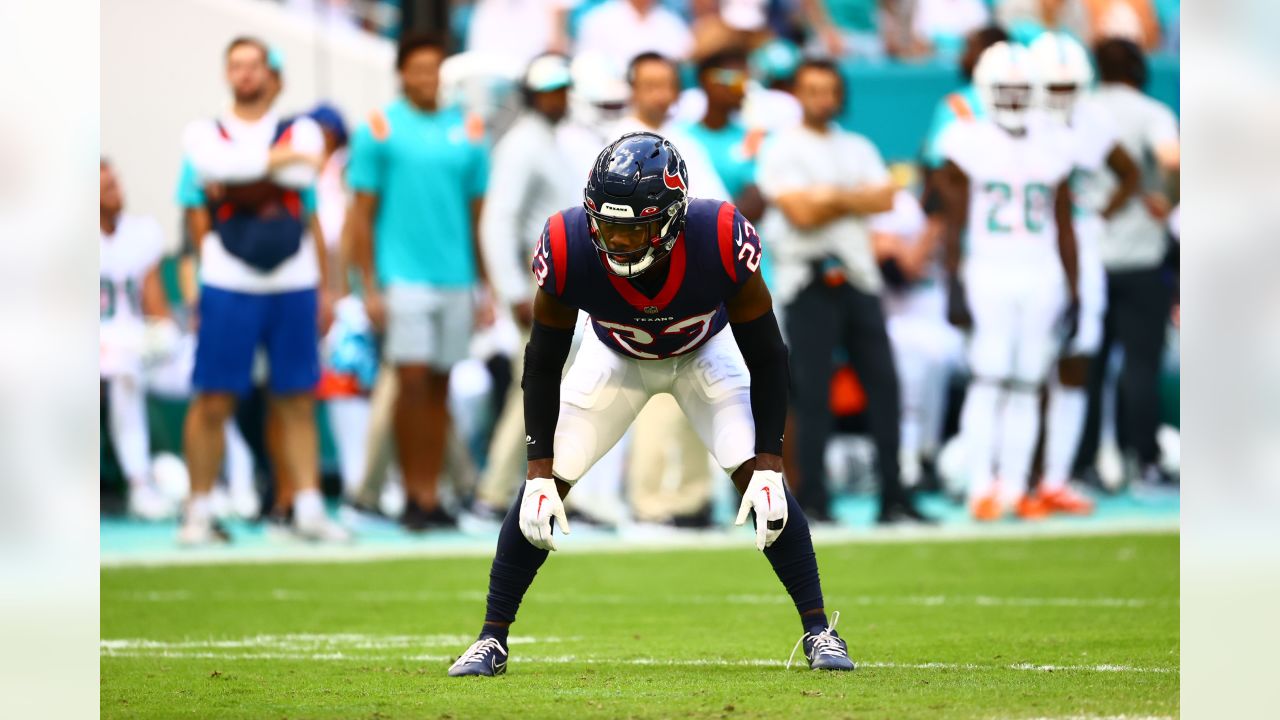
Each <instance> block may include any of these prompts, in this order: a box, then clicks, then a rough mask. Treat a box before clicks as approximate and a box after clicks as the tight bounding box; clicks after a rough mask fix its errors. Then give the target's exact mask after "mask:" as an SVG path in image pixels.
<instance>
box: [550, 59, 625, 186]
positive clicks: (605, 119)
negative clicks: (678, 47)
mask: <svg viewBox="0 0 1280 720" xmlns="http://www.w3.org/2000/svg"><path fill="white" fill-rule="evenodd" d="M569 73H570V75H571V76H572V79H573V86H572V88H571V89H570V90H569V119H568V121H567V122H563V123H561V124H560V125H558V126H557V128H556V140H557V142H559V143H561V144H563V145H564V148H565V152H566V153H568V154H569V157H570V158H571V162H572V165H571V167H572V168H573V172H575V173H581V175H582V176H583V177H586V175H587V172H588V171H589V170H590V169H591V166H592V164H593V163H595V160H596V156H597V155H599V154H600V150H601V148H603V147H604V146H605V145H608V144H609V143H610V142H611V141H612V140H614V137H613V128H614V126H616V125H617V123H618V121H620V120H621V119H622V118H623V117H624V116H625V115H626V112H627V101H628V100H629V99H630V97H631V88H630V87H628V86H627V83H626V81H625V80H624V79H623V75H624V74H625V71H624V70H623V66H621V65H619V66H616V67H615V66H614V65H613V64H612V63H610V62H609V60H608V59H606V58H603V57H600V56H598V55H591V54H586V55H584V54H581V53H580V54H578V55H577V56H576V57H574V58H573V62H572V63H570V65H569Z"/></svg>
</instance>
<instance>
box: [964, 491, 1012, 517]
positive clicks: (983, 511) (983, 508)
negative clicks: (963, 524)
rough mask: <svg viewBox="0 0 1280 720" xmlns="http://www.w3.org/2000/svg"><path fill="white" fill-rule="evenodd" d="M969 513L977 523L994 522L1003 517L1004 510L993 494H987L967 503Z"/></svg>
mask: <svg viewBox="0 0 1280 720" xmlns="http://www.w3.org/2000/svg"><path fill="white" fill-rule="evenodd" d="M969 513H970V514H972V515H973V519H974V520H977V521H978V522H995V521H996V520H999V519H1000V518H1001V517H1003V516H1004V508H1003V507H1001V505H1000V498H998V497H996V494H995V493H988V494H986V495H983V496H982V497H980V498H978V499H977V500H975V501H973V502H971V503H969Z"/></svg>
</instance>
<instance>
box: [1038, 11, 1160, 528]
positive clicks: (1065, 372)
mask: <svg viewBox="0 0 1280 720" xmlns="http://www.w3.org/2000/svg"><path fill="white" fill-rule="evenodd" d="M1029 52H1030V54H1031V58H1032V61H1033V63H1034V64H1035V68H1036V77H1037V79H1038V81H1039V90H1038V92H1037V97H1038V99H1039V100H1040V103H1041V104H1042V105H1043V108H1044V110H1045V111H1046V112H1047V113H1048V115H1049V117H1050V118H1052V119H1053V120H1055V121H1057V122H1059V123H1061V124H1062V125H1063V126H1064V127H1066V128H1067V131H1068V133H1069V134H1070V137H1071V145H1070V147H1071V148H1072V164H1073V166H1074V174H1073V183H1072V187H1073V188H1079V187H1081V186H1084V187H1086V188H1090V187H1097V183H1092V184H1090V183H1081V182H1078V181H1079V180H1081V179H1082V178H1083V177H1087V176H1092V175H1094V174H1097V173H1102V172H1107V171H1108V170H1109V171H1110V172H1111V173H1113V174H1114V175H1115V177H1116V179H1117V182H1116V183H1114V184H1113V185H1112V190H1111V192H1110V193H1109V194H1105V195H1100V194H1098V193H1096V192H1094V193H1085V194H1080V193H1077V194H1076V195H1075V213H1074V218H1075V223H1074V225H1075V232H1076V243H1077V247H1078V248H1079V249H1078V252H1077V257H1078V261H1077V263H1078V265H1079V267H1080V287H1079V295H1080V324H1079V328H1078V329H1077V331H1076V335H1075V337H1074V338H1072V339H1071V342H1070V343H1068V344H1067V345H1066V346H1065V347H1064V348H1063V352H1062V357H1061V358H1060V359H1059V361H1058V367H1057V370H1058V372H1057V373H1056V377H1055V378H1054V379H1053V381H1051V382H1050V383H1049V403H1048V409H1047V411H1046V415H1045V444H1044V475H1043V478H1042V480H1041V483H1040V486H1039V488H1038V491H1037V495H1038V496H1039V498H1040V499H1041V501H1042V502H1043V504H1044V505H1045V506H1046V508H1047V509H1048V510H1050V511H1052V512H1063V513H1069V514H1078V515H1086V514H1089V513H1091V512H1092V511H1093V502H1092V501H1091V500H1089V499H1088V498H1087V497H1085V496H1084V495H1082V494H1080V493H1078V492H1076V491H1075V490H1073V489H1072V488H1071V487H1070V486H1069V485H1068V484H1067V481H1068V479H1069V478H1070V475H1071V467H1072V462H1073V461H1074V459H1075V455H1076V451H1077V449H1079V446H1080V436H1081V434H1082V433H1083V432H1084V422H1085V410H1086V406H1087V404H1088V398H1087V396H1086V392H1085V382H1086V380H1087V377H1088V372H1089V363H1090V361H1091V360H1092V358H1093V357H1094V356H1096V355H1097V354H1098V350H1099V347H1100V346H1101V344H1102V321H1103V316H1104V315H1105V314H1106V310H1107V275H1106V271H1105V269H1104V268H1103V266H1102V257H1101V256H1100V255H1099V254H1098V247H1097V245H1098V238H1099V237H1100V236H1101V234H1102V232H1103V231H1104V222H1105V220H1106V219H1107V218H1109V217H1111V215H1113V214H1114V213H1116V212H1118V211H1119V210H1120V209H1121V208H1123V207H1124V206H1125V204H1126V203H1128V201H1129V200H1130V199H1131V198H1132V197H1133V195H1134V194H1135V193H1136V192H1138V187H1139V182H1140V176H1139V172H1138V167H1137V165H1135V164H1134V162H1133V160H1132V158H1130V157H1129V155H1128V153H1126V152H1125V151H1124V149H1123V148H1122V147H1120V145H1119V144H1118V143H1119V137H1118V135H1117V131H1116V128H1115V126H1114V123H1113V122H1112V120H1111V118H1110V116H1109V115H1108V114H1107V112H1106V111H1105V110H1104V109H1102V108H1101V107H1100V106H1098V105H1097V104H1096V103H1094V102H1092V100H1091V99H1090V97H1089V96H1088V95H1087V94H1086V93H1087V90H1088V88H1089V86H1090V85H1091V84H1092V82H1093V67H1092V66H1091V65H1090V63H1089V55H1088V53H1087V52H1086V51H1085V49H1084V47H1083V46H1082V45H1081V44H1080V43H1079V42H1078V41H1077V40H1075V39H1074V38H1072V37H1071V36H1070V35H1067V34H1065V33H1057V32H1046V33H1043V34H1041V35H1040V37H1038V38H1036V40H1035V42H1033V43H1032V44H1031V46H1030V48H1029Z"/></svg>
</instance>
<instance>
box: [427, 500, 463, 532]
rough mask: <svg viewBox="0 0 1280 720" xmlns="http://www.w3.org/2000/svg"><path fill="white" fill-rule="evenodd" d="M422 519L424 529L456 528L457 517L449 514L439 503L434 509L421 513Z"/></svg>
mask: <svg viewBox="0 0 1280 720" xmlns="http://www.w3.org/2000/svg"><path fill="white" fill-rule="evenodd" d="M422 520H423V523H424V528H423V529H424V530H457V529H458V518H456V517H454V516H453V515H451V514H449V512H448V511H447V510H445V509H444V508H443V507H440V506H439V505H437V506H436V508H435V509H434V510H427V511H426V512H425V513H423V516H422Z"/></svg>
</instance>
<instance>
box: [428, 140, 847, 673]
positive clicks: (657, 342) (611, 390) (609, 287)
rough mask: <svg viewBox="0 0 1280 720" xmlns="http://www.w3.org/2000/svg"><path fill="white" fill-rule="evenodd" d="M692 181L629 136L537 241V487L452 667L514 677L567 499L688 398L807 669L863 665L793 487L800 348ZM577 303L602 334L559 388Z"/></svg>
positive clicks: (511, 523)
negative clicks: (512, 658)
mask: <svg viewBox="0 0 1280 720" xmlns="http://www.w3.org/2000/svg"><path fill="white" fill-rule="evenodd" d="M687 188H688V175H687V172H686V170H685V164H684V161H683V160H682V159H681V157H680V153H679V152H678V151H677V150H676V148H675V147H674V146H673V145H672V144H671V143H670V142H669V141H668V140H666V139H664V138H662V137H661V136H658V135H655V134H653V133H647V132H642V133H630V134H627V135H623V136H622V137H621V138H620V139H618V140H617V141H616V142H614V143H613V144H612V145H610V146H609V147H606V148H605V149H604V150H603V151H602V152H601V153H600V156H599V157H598V158H597V159H596V163H595V166H594V167H593V168H592V171H591V174H590V176H589V177H588V180H587V188H586V192H585V197H584V201H583V206H582V207H574V208H571V209H569V210H565V211H563V212H560V213H557V214H555V215H553V216H552V217H551V218H550V219H549V220H548V221H547V224H546V226H545V228H544V229H543V231H542V236H541V238H539V241H538V246H537V248H536V250H535V252H534V257H533V273H534V276H535V278H536V279H537V281H538V286H539V290H538V293H537V296H536V297H535V300H534V325H533V332H532V334H531V336H530V339H529V344H528V346H527V347H526V349H525V366H524V377H523V380H522V387H523V388H524V408H525V409H524V413H525V428H526V433H527V435H528V438H527V440H526V442H527V444H528V456H529V472H528V480H527V481H526V482H525V484H524V486H523V487H522V488H521V491H520V493H519V494H518V495H517V497H516V502H515V504H514V505H513V506H512V508H511V510H510V512H508V513H507V517H506V520H505V521H504V522H503V524H502V530H501V532H500V534H499V536H498V549H497V553H496V554H495V556H494V559H493V568H492V570H491V571H490V574H489V596H488V607H487V610H486V612H485V620H484V625H483V627H482V628H481V630H480V637H479V639H478V640H477V641H476V642H475V643H474V644H473V645H472V646H471V647H470V648H469V649H468V650H467V651H466V652H465V653H463V655H462V657H460V658H458V661H457V662H455V663H454V664H453V666H452V667H451V668H449V674H450V675H453V676H458V675H498V674H501V673H503V672H506V668H507V659H508V651H507V632H508V629H509V628H510V626H511V623H513V622H515V619H516V611H517V610H518V609H519V607H520V601H521V600H522V599H523V598H524V594H525V592H527V591H528V589H529V586H530V584H532V583H533V578H534V576H535V575H536V574H537V572H538V568H539V567H541V566H542V563H543V562H544V561H546V559H547V554H548V552H549V551H550V550H555V549H556V541H555V538H554V537H553V535H552V523H553V522H554V523H555V525H556V527H557V529H558V530H559V532H561V533H563V534H566V535H567V534H569V523H568V521H567V520H566V518H565V512H564V505H563V504H562V502H561V499H562V498H563V497H564V496H565V495H566V494H568V492H569V489H570V488H571V487H573V484H574V483H575V482H577V480H578V478H580V477H582V475H583V474H584V473H586V471H587V470H588V469H589V468H590V467H591V466H592V465H593V464H595V462H596V461H597V460H599V459H600V458H601V457H602V456H603V455H604V454H605V453H606V452H607V451H608V450H609V449H610V448H611V447H613V445H614V444H615V443H616V442H617V441H618V439H619V438H621V437H622V434H623V433H624V432H625V431H626V429H627V427H628V426H629V425H630V424H631V422H632V421H633V420H634V419H635V417H636V415H637V414H638V413H639V412H640V409H641V408H643V407H644V405H645V403H646V402H648V401H649V398H651V397H652V396H654V395H656V394H658V393H670V394H671V395H672V396H673V397H675V399H676V402H677V403H678V404H679V405H680V408H681V409H682V410H683V411H684V413H685V415H686V416H688V418H689V421H690V423H691V424H692V425H693V427H694V428H695V430H696V431H697V433H698V435H699V437H701V438H702V441H703V443H705V444H706V446H707V448H709V449H710V451H711V454H712V455H713V456H714V457H715V459H716V462H717V463H719V464H720V466H721V467H723V468H724V469H725V472H727V473H729V475H730V476H731V477H732V478H733V482H734V485H736V486H737V488H738V490H739V491H740V492H742V505H741V507H740V508H739V511H738V517H737V523H738V524H739V525H741V524H743V523H745V522H746V520H747V518H748V517H750V516H752V515H754V521H755V529H756V547H757V548H758V549H759V550H762V551H763V552H764V554H765V557H767V558H768V559H769V562H770V564H772V565H773V569H774V572H776V573H777V575H778V579H779V580H781V581H782V584H783V586H785V587H786V589H787V592H788V593H789V594H790V595H791V599H792V600H793V601H794V602H795V606H796V610H797V611H798V612H799V614H800V620H801V624H802V625H803V627H804V631H805V635H804V637H803V638H802V641H801V643H802V645H803V647H804V650H805V655H806V657H807V658H808V660H809V666H810V667H811V668H814V669H830V670H852V669H853V667H854V665H853V662H852V661H850V659H849V654H848V649H847V648H846V646H845V642H844V641H843V640H841V639H840V637H839V636H838V635H837V634H836V632H835V624H834V623H832V624H831V625H828V623H827V616H826V613H825V611H824V609H823V601H822V586H821V583H820V582H819V580H818V563H817V559H816V558H815V557H814V553H813V542H812V540H811V539H810V537H809V524H808V522H807V521H806V520H805V517H804V513H802V512H801V510H800V507H799V506H798V505H797V504H796V500H795V498H794V497H792V495H791V492H790V491H789V490H788V489H787V487H786V484H785V483H784V482H783V479H782V457H781V454H782V434H783V426H784V424H785V420H786V407H787V383H788V373H787V350H786V346H785V345H784V344H783V342H782V336H781V334H780V333H779V331H778V323H777V320H776V318H775V317H774V314H773V301H772V299H771V298H770V297H769V291H768V289H767V288H766V287H765V284H764V282H763V281H762V280H761V278H760V276H759V275H758V274H757V272H756V271H757V270H758V269H759V267H760V238H759V237H758V236H757V235H756V231H755V228H753V227H752V226H751V223H749V222H747V220H746V219H745V218H743V217H742V215H741V214H740V213H739V212H738V211H737V210H736V209H735V208H734V207H733V205H731V204H729V203H726V202H719V201H713V200H692V199H690V198H689V196H688V192H687ZM579 309H581V310H583V311H585V312H586V313H587V314H589V315H590V317H591V319H590V323H589V326H590V327H589V329H588V330H587V331H586V336H585V338H584V339H583V341H582V345H581V347H580V349H579V351H578V354H577V356H576V358H575V360H574V363H573V365H572V367H570V368H569V372H568V374H567V375H565V376H564V380H563V383H562V381H561V373H562V370H563V368H564V363H565V360H566V359H567V358H568V355H569V346H570V342H571V340H572V338H573V330H574V325H575V324H576V320H577V317H578V310H579ZM726 325H728V326H731V327H732V329H733V332H732V333H729V332H724V330H725V327H726ZM735 341H736V342H735Z"/></svg>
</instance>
